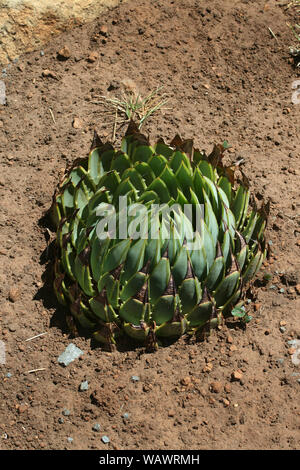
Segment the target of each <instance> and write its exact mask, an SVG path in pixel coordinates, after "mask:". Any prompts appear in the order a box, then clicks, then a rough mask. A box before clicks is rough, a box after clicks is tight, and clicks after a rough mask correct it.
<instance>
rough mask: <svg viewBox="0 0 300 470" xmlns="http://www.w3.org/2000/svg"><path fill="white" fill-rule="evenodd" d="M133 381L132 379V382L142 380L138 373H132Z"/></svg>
mask: <svg viewBox="0 0 300 470" xmlns="http://www.w3.org/2000/svg"><path fill="white" fill-rule="evenodd" d="M131 381H132V382H139V381H140V378H139V376H138V375H132V376H131Z"/></svg>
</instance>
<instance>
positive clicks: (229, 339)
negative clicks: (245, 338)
mask: <svg viewBox="0 0 300 470" xmlns="http://www.w3.org/2000/svg"><path fill="white" fill-rule="evenodd" d="M226 341H227V343H230V344H231V343H233V338H232V336H230V335H228V336H227V338H226Z"/></svg>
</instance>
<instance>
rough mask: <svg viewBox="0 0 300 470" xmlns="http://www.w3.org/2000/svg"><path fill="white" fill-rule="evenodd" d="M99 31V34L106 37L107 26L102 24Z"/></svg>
mask: <svg viewBox="0 0 300 470" xmlns="http://www.w3.org/2000/svg"><path fill="white" fill-rule="evenodd" d="M99 33H100V34H101V36H105V37H106V36H107V34H108V27H107V26H106V25H105V24H103V25H102V26H101V27H100V29H99Z"/></svg>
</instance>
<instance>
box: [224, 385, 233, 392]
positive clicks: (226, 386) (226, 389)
mask: <svg viewBox="0 0 300 470" xmlns="http://www.w3.org/2000/svg"><path fill="white" fill-rule="evenodd" d="M224 390H225V392H226V393H230V392H231V385H230V384H225V385H224Z"/></svg>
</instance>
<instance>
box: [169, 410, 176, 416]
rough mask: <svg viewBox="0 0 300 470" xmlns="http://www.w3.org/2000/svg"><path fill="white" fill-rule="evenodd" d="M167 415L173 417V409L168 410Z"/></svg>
mask: <svg viewBox="0 0 300 470" xmlns="http://www.w3.org/2000/svg"><path fill="white" fill-rule="evenodd" d="M168 416H169V418H173V417H174V416H175V411H172V410H169V412H168Z"/></svg>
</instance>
